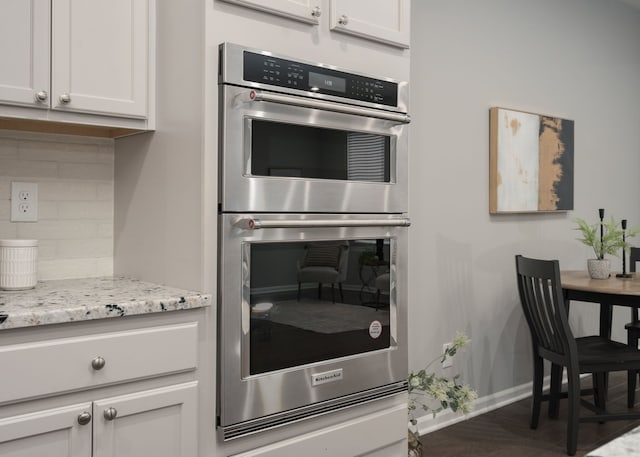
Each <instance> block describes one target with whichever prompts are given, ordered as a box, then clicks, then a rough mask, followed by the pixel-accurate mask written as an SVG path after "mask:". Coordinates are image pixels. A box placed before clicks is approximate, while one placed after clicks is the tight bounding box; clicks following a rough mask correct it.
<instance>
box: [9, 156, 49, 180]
mask: <svg viewBox="0 0 640 457" xmlns="http://www.w3.org/2000/svg"><path fill="white" fill-rule="evenodd" d="M0 176H12V177H15V178H18V179H30V178H31V179H32V178H56V177H57V176H58V164H57V163H56V162H47V161H44V160H19V159H3V158H0Z"/></svg>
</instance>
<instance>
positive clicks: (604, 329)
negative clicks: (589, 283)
mask: <svg viewBox="0 0 640 457" xmlns="http://www.w3.org/2000/svg"><path fill="white" fill-rule="evenodd" d="M612 321H613V306H612V305H611V304H610V303H600V336H604V337H605V338H611V323H612Z"/></svg>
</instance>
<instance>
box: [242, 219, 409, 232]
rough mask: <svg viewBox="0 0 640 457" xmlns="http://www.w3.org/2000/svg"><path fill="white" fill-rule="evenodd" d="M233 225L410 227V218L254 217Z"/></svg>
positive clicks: (275, 226) (257, 228)
mask: <svg viewBox="0 0 640 457" xmlns="http://www.w3.org/2000/svg"><path fill="white" fill-rule="evenodd" d="M233 225H234V226H236V227H238V228H242V229H245V230H259V229H267V228H310V227H409V226H410V225H411V220H410V219H409V218H408V217H399V218H395V219H342V220H340V219H302V220H278V221H263V220H260V219H257V218H252V217H241V218H238V219H237V220H235V221H234V222H233Z"/></svg>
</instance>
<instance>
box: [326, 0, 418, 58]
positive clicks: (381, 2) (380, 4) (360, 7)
mask: <svg viewBox="0 0 640 457" xmlns="http://www.w3.org/2000/svg"><path fill="white" fill-rule="evenodd" d="M409 19H410V1H409V0H374V1H371V0H331V30H334V31H336V32H343V33H349V34H351V35H357V36H360V37H363V38H368V39H370V40H374V41H381V42H383V43H387V44H391V45H394V46H398V47H401V48H408V47H409V42H410V40H409Z"/></svg>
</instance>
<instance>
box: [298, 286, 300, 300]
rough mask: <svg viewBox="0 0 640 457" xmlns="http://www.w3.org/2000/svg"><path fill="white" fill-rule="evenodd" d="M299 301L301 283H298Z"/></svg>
mask: <svg viewBox="0 0 640 457" xmlns="http://www.w3.org/2000/svg"><path fill="white" fill-rule="evenodd" d="M297 301H300V283H298V300H297Z"/></svg>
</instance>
